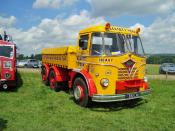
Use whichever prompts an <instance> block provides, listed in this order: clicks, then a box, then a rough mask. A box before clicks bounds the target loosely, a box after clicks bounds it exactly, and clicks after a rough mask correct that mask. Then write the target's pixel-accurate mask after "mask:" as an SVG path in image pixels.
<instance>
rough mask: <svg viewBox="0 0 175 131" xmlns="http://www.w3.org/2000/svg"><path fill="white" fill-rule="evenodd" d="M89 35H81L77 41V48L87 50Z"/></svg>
mask: <svg viewBox="0 0 175 131" xmlns="http://www.w3.org/2000/svg"><path fill="white" fill-rule="evenodd" d="M88 40H89V35H88V34H87V35H81V36H80V40H79V47H80V49H82V50H87V48H88Z"/></svg>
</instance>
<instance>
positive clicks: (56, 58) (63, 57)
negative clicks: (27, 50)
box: [42, 46, 76, 69]
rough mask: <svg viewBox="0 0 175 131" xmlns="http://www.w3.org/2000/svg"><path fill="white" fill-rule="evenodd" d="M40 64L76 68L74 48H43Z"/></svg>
mask: <svg viewBox="0 0 175 131" xmlns="http://www.w3.org/2000/svg"><path fill="white" fill-rule="evenodd" d="M42 63H44V64H48V65H55V66H58V67H62V68H67V69H73V68H76V47H74V46H68V47H60V48H45V49H43V50H42Z"/></svg>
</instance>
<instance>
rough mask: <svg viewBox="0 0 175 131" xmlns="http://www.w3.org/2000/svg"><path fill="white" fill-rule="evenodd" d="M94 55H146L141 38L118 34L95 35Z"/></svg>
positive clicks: (93, 37) (93, 42) (92, 51)
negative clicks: (129, 53)
mask: <svg viewBox="0 0 175 131" xmlns="http://www.w3.org/2000/svg"><path fill="white" fill-rule="evenodd" d="M91 47H92V48H91V54H92V55H119V54H124V53H127V52H131V53H134V54H136V55H141V56H143V55H144V50H143V46H142V42H141V39H140V37H138V36H132V35H122V34H116V33H100V32H98V33H93V34H92V46H91Z"/></svg>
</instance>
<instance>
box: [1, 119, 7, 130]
mask: <svg viewBox="0 0 175 131" xmlns="http://www.w3.org/2000/svg"><path fill="white" fill-rule="evenodd" d="M5 128H7V120H4V119H2V118H0V131H3V130H4V129H5Z"/></svg>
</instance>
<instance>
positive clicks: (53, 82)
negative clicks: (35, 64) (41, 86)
mask: <svg viewBox="0 0 175 131" xmlns="http://www.w3.org/2000/svg"><path fill="white" fill-rule="evenodd" d="M49 84H50V88H51V89H53V90H55V91H60V90H61V84H60V83H59V82H57V81H56V75H55V72H54V71H53V70H51V71H50V73H49Z"/></svg>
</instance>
